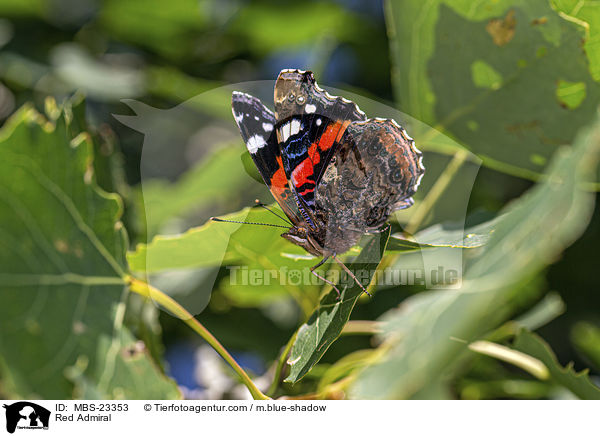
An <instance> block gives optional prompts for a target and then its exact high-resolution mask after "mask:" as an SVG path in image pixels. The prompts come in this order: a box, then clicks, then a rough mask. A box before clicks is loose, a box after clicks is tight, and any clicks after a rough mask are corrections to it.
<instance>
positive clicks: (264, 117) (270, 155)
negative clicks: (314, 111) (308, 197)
mask: <svg viewBox="0 0 600 436" xmlns="http://www.w3.org/2000/svg"><path fill="white" fill-rule="evenodd" d="M231 108H232V112H233V117H234V118H235V122H236V123H237V125H238V128H239V129H240V133H241V135H242V139H243V140H244V143H245V144H246V147H247V149H248V152H249V153H250V156H251V157H252V160H253V161H254V164H255V165H256V168H258V171H259V173H260V175H261V176H262V178H263V180H264V182H265V184H266V185H267V186H268V187H269V189H270V190H271V194H273V197H274V198H275V200H276V201H277V203H278V204H279V206H280V207H281V209H282V210H283V211H284V213H285V214H286V215H287V216H288V218H290V219H291V220H292V222H293V223H297V222H299V221H300V218H299V215H298V208H297V207H296V201H295V199H294V196H293V195H292V192H291V190H290V185H289V181H288V178H287V176H286V173H285V170H284V165H283V161H282V156H281V151H280V149H279V145H278V144H277V136H276V134H275V132H274V129H275V125H276V120H275V115H273V112H271V111H270V110H269V109H268V108H267V107H265V106H264V105H263V104H262V103H261V101H260V100H259V99H258V98H256V97H253V96H251V95H249V94H245V93H243V92H237V91H236V92H234V93H233V95H232V98H231Z"/></svg>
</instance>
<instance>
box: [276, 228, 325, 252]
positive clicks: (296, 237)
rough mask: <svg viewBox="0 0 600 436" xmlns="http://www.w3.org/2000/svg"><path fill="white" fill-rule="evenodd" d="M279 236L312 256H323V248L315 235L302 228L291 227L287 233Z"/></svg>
mask: <svg viewBox="0 0 600 436" xmlns="http://www.w3.org/2000/svg"><path fill="white" fill-rule="evenodd" d="M281 236H282V237H283V238H284V239H287V240H288V241H290V242H291V243H293V244H296V245H298V246H300V247H302V248H304V249H305V250H306V251H308V252H309V253H310V254H312V255H314V256H322V255H323V246H322V244H320V243H319V241H318V237H317V235H316V234H314V232H312V231H310V230H307V229H306V228H304V227H302V226H294V227H291V228H290V229H289V230H288V231H287V232H285V233H282V235H281Z"/></svg>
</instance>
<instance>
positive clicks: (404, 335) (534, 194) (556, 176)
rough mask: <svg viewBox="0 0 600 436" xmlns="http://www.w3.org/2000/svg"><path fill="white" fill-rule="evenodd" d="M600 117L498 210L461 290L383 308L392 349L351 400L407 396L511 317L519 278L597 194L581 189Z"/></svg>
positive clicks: (544, 260) (579, 228) (592, 166)
mask: <svg viewBox="0 0 600 436" xmlns="http://www.w3.org/2000/svg"><path fill="white" fill-rule="evenodd" d="M599 151H600V123H595V124H594V125H593V126H592V127H589V128H586V129H585V130H584V131H582V132H581V134H580V135H579V136H578V138H577V141H576V143H575V145H574V146H573V148H571V149H563V150H561V151H560V152H559V153H557V155H556V156H555V159H554V160H553V164H552V165H551V167H550V169H549V171H548V173H547V175H546V177H545V178H544V181H543V182H540V183H539V184H538V185H537V186H535V187H534V188H533V189H531V190H530V191H529V192H527V193H526V194H525V195H523V196H522V197H521V198H520V199H518V200H516V201H515V202H513V203H512V204H510V205H509V206H508V207H507V208H506V209H505V210H504V211H502V214H503V216H502V218H501V219H500V221H499V222H498V224H497V226H496V229H495V231H494V234H493V235H492V236H491V237H490V240H489V241H488V243H487V245H486V246H485V249H484V250H483V252H482V253H481V254H480V255H479V256H478V257H476V258H475V259H473V260H472V261H470V262H469V263H468V264H467V266H466V273H465V275H464V277H463V283H462V286H461V288H460V289H452V290H435V291H428V292H424V293H422V294H419V295H417V296H414V297H410V298H409V299H407V300H405V302H404V303H403V305H402V306H401V308H400V309H394V310H391V311H390V312H388V313H386V314H384V316H383V317H382V321H383V322H384V325H383V330H384V333H383V334H382V335H381V336H382V339H384V340H385V341H386V346H388V347H389V352H388V353H387V355H386V356H385V357H384V358H383V359H382V360H381V362H379V363H377V364H374V365H372V366H371V367H369V368H367V369H365V370H364V371H363V372H362V373H361V374H360V376H359V378H358V380H357V382H356V384H355V385H354V386H353V388H352V391H351V393H352V395H353V396H354V397H356V398H410V397H412V396H414V395H416V394H418V393H419V392H420V391H422V390H424V389H427V387H428V385H429V384H431V383H435V382H436V380H439V378H441V377H445V376H447V375H448V374H447V373H448V372H451V371H452V368H453V365H454V364H455V363H456V362H457V361H458V359H459V357H460V356H461V354H462V353H463V352H464V351H465V349H466V344H467V343H469V342H473V341H474V340H476V339H478V338H481V337H482V335H484V334H485V333H486V332H489V331H490V330H492V329H494V328H496V327H497V326H498V325H499V324H500V323H502V322H503V321H504V320H505V319H507V318H508V317H509V316H510V313H511V310H512V308H513V304H514V303H512V301H513V299H514V298H515V297H516V296H518V297H519V298H522V295H519V293H520V292H522V291H523V290H524V288H523V284H524V283H526V282H527V281H528V279H529V278H530V277H532V276H533V275H534V274H535V273H536V272H538V271H539V270H540V269H542V268H543V267H544V266H546V265H547V264H549V263H551V262H553V261H554V260H555V259H556V256H557V255H558V254H559V253H560V252H561V251H562V250H563V249H564V248H565V247H566V246H568V245H569V244H570V243H571V242H572V241H574V240H575V239H576V238H577V237H578V236H579V235H580V234H581V233H582V232H583V230H584V229H585V227H586V225H587V223H588V222H589V218H590V216H591V213H592V210H593V204H594V196H593V194H591V193H590V192H586V191H583V190H581V186H580V185H581V184H582V183H583V182H589V180H590V178H591V176H593V173H594V172H595V170H596V165H597V159H598V152H599Z"/></svg>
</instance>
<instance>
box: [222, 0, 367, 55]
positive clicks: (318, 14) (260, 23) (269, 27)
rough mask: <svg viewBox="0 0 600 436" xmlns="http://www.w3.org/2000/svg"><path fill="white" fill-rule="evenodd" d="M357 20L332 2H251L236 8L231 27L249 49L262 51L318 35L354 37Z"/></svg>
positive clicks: (311, 39)
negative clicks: (237, 11) (239, 8)
mask: <svg viewBox="0 0 600 436" xmlns="http://www.w3.org/2000/svg"><path fill="white" fill-rule="evenodd" d="M357 20H358V18H357V17H355V16H354V15H352V14H351V13H350V12H348V11H346V10H345V9H343V8H342V7H340V6H338V5H337V4H335V3H328V2H311V3H298V4H295V3H292V4H287V5H286V6H285V7H281V8H274V7H272V6H271V5H269V4H262V5H261V4H258V3H252V4H248V5H246V7H244V8H242V9H241V10H240V11H239V14H237V15H236V17H235V19H234V20H233V22H232V23H231V26H232V31H234V32H237V33H238V34H239V35H243V36H244V37H245V39H246V40H247V44H248V45H249V46H250V48H251V49H252V50H254V51H255V52H257V53H260V54H265V53H270V52H273V51H275V50H290V49H292V48H294V47H296V48H297V47H300V46H302V45H307V44H314V41H315V38H319V37H329V38H333V39H334V40H342V41H344V40H345V41H348V40H353V39H355V38H356V37H357V35H356V29H357V28H360V26H359V25H357V23H356V21H357Z"/></svg>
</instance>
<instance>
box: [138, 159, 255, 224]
mask: <svg viewBox="0 0 600 436" xmlns="http://www.w3.org/2000/svg"><path fill="white" fill-rule="evenodd" d="M242 153H243V150H242V149H241V148H237V147H225V148H220V149H218V150H217V151H216V152H214V153H213V155H212V156H210V157H209V158H207V159H206V160H203V161H202V162H201V163H199V164H198V165H196V166H195V167H193V168H192V169H190V170H189V171H187V172H186V173H185V174H184V175H183V176H182V177H181V178H180V179H179V180H178V181H177V182H176V183H168V182H165V181H163V180H159V179H149V180H146V181H144V182H143V186H142V193H143V197H144V209H145V211H146V221H147V223H148V234H149V235H153V234H155V233H157V232H158V230H159V229H160V226H162V225H164V224H165V222H167V221H168V220H169V219H170V218H173V217H176V216H177V217H181V216H185V215H186V214H188V213H190V212H193V211H194V210H198V209H201V208H203V207H206V206H208V205H210V204H214V203H219V204H222V205H224V206H226V205H227V204H228V203H229V202H230V201H231V197H232V196H237V195H239V194H238V192H239V190H241V189H242V186H243V184H244V183H245V182H246V181H247V176H246V174H244V173H243V172H241V171H231V168H235V167H236V166H239V162H240V155H241V154H242ZM224 174H227V177H223V175H224Z"/></svg>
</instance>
